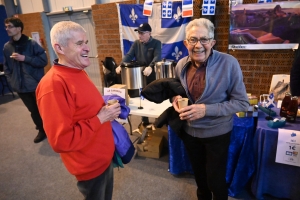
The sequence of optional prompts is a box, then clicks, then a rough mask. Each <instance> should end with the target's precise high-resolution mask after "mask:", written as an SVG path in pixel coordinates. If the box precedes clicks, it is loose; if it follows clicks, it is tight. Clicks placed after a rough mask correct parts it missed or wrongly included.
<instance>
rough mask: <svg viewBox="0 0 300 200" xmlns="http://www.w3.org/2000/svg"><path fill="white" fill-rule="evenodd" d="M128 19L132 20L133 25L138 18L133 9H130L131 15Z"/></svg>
mask: <svg viewBox="0 0 300 200" xmlns="http://www.w3.org/2000/svg"><path fill="white" fill-rule="evenodd" d="M129 18H130V19H131V20H132V22H133V23H135V20H136V19H137V18H138V16H137V15H136V14H135V12H134V9H133V8H132V9H131V14H130V15H129Z"/></svg>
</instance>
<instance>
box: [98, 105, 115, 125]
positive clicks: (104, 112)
mask: <svg viewBox="0 0 300 200" xmlns="http://www.w3.org/2000/svg"><path fill="white" fill-rule="evenodd" d="M120 113H121V107H120V104H119V103H115V104H113V105H110V106H108V105H106V106H103V107H102V109H101V110H100V112H99V113H98V114H97V117H98V118H99V120H100V122H101V123H102V124H103V123H104V122H107V121H112V120H114V119H116V118H118V116H119V115H120Z"/></svg>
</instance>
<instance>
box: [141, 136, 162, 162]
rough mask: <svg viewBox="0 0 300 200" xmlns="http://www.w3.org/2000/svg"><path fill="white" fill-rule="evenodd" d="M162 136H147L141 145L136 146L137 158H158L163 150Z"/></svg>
mask: <svg viewBox="0 0 300 200" xmlns="http://www.w3.org/2000/svg"><path fill="white" fill-rule="evenodd" d="M162 141H163V136H154V135H149V136H148V137H146V138H145V140H144V142H143V143H141V144H136V149H137V153H138V156H142V157H148V158H160V154H161V152H162V148H163V142H162Z"/></svg>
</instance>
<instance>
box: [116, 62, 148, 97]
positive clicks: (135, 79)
mask: <svg viewBox="0 0 300 200" xmlns="http://www.w3.org/2000/svg"><path fill="white" fill-rule="evenodd" d="M121 67H122V70H121V77H122V84H124V85H127V89H128V95H129V96H130V97H131V98H133V97H139V96H140V89H141V88H144V87H145V86H146V76H144V75H143V70H144V66H140V65H139V64H138V63H136V62H130V63H123V64H122V65H121Z"/></svg>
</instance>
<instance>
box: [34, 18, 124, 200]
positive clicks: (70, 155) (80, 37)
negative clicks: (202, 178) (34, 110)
mask: <svg viewBox="0 0 300 200" xmlns="http://www.w3.org/2000/svg"><path fill="white" fill-rule="evenodd" d="M50 37H51V44H52V47H53V49H54V51H55V53H56V54H57V56H58V59H56V60H54V62H53V66H52V68H51V69H50V70H49V71H48V73H47V74H46V75H45V76H44V77H43V79H42V80H41V82H40V83H39V85H38V87H37V90H36V96H37V104H38V108H39V110H40V113H41V116H42V119H43V121H44V128H45V130H46V133H47V137H48V141H49V143H50V145H51V147H52V148H53V150H54V151H55V152H57V153H60V156H61V159H62V161H63V163H64V165H65V166H66V168H67V170H68V171H69V172H70V173H71V174H73V175H74V176H75V177H76V178H77V180H78V182H77V187H78V189H79V191H80V192H81V193H82V194H83V195H84V198H85V199H91V200H94V199H111V198H112V192H113V164H112V159H113V155H114V151H115V145H114V138H113V133H112V126H111V122H110V121H112V120H114V119H115V118H117V117H118V115H119V114H120V113H121V110H120V104H119V103H116V104H114V105H111V106H107V105H105V102H104V100H103V98H102V96H101V94H100V92H99V91H98V90H97V88H96V87H95V85H94V84H93V83H92V81H91V80H90V78H89V77H88V75H87V73H86V72H85V71H84V69H85V68H86V67H88V66H89V65H90V60H89V57H88V54H89V51H90V48H89V46H88V40H87V35H86V32H85V30H84V29H83V27H82V26H80V25H79V24H77V23H75V22H72V21H61V22H58V23H56V24H55V25H54V26H53V27H52V29H51V31H50ZM49 105H51V108H50V109H49Z"/></svg>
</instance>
